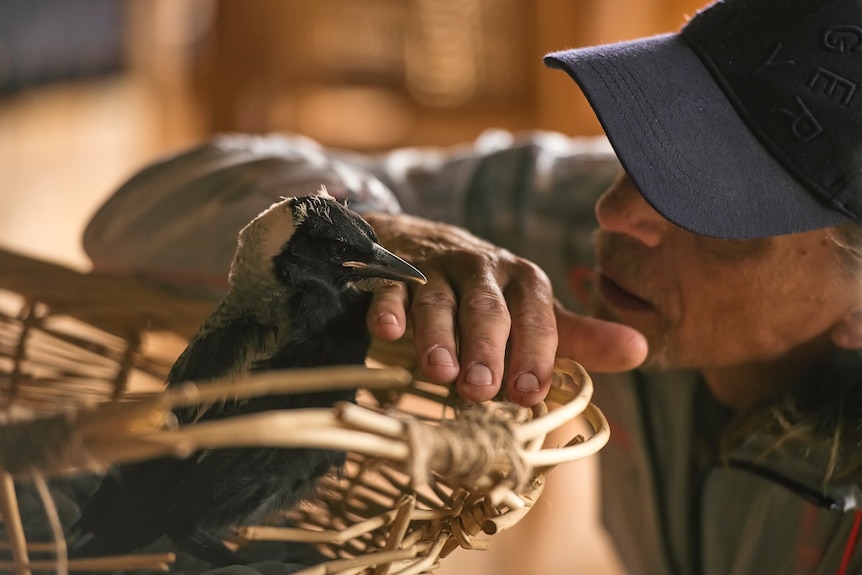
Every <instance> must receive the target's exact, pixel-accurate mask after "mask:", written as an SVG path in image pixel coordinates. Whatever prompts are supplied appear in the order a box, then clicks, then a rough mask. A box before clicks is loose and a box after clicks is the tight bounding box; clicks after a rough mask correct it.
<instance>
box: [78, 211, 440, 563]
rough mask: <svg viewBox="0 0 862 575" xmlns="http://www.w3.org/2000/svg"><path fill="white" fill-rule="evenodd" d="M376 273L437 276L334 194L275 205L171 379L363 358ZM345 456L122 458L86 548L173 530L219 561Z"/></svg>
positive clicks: (332, 396) (249, 230) (148, 539)
mask: <svg viewBox="0 0 862 575" xmlns="http://www.w3.org/2000/svg"><path fill="white" fill-rule="evenodd" d="M279 218H281V219H279ZM279 234H280V235H279ZM281 236H283V237H281ZM268 250H270V251H272V252H273V253H267V251H268ZM381 253H383V254H384V255H383V256H382V257H381ZM345 262H347V263H345ZM357 262H358V263H357ZM393 266H394V267H393ZM369 277H387V278H390V279H404V280H409V281H424V278H423V277H422V275H421V274H420V273H419V272H418V271H416V270H415V269H413V268H412V267H411V266H409V264H406V262H403V261H401V260H399V259H398V258H396V257H395V256H393V255H392V254H389V253H388V252H385V250H382V251H381V250H380V246H379V245H377V238H376V235H375V234H374V232H373V230H372V229H371V228H370V226H368V224H367V223H366V222H365V221H364V220H362V219H361V218H360V217H359V216H357V215H356V214H354V213H353V212H350V211H349V210H347V209H346V208H345V207H343V206H341V205H340V204H338V203H336V202H335V201H334V200H332V199H331V198H330V197H329V196H326V195H324V196H317V197H309V198H292V199H288V200H285V201H284V202H280V203H279V204H275V205H273V206H272V207H271V208H270V209H269V210H267V211H266V212H264V213H263V214H261V216H258V218H256V219H255V220H254V221H253V222H252V223H250V224H249V225H248V226H247V227H246V228H245V229H244V230H243V231H242V232H241V233H240V238H239V246H238V248H237V254H236V256H235V258H234V263H233V265H232V269H231V289H230V292H229V293H228V295H227V296H226V297H225V299H224V300H223V301H222V302H221V304H220V305H219V306H218V308H217V309H216V310H215V311H214V312H213V314H212V315H211V316H210V317H209V318H208V319H207V320H206V321H205V322H204V324H203V325H202V326H201V328H200V330H199V332H198V333H197V334H196V335H195V336H194V337H193V338H192V340H191V341H190V343H189V345H188V347H187V348H186V350H185V351H184V352H183V353H182V354H181V356H180V357H179V358H178V359H177V361H176V363H175V364H174V366H173V368H172V369H171V373H170V374H169V376H168V384H169V385H172V384H176V383H179V382H183V381H188V380H195V381H198V382H200V381H204V380H208V379H214V378H219V377H224V376H229V375H235V374H237V373H241V372H246V371H255V370H273V369H287V368H295V367H311V366H320V365H344V364H361V363H363V362H364V361H365V356H366V354H367V351H368V345H369V342H370V336H369V334H368V331H367V329H366V327H365V315H366V313H367V309H368V304H369V301H370V297H371V294H370V292H369V291H367V290H365V289H359V287H360V286H363V282H364V281H366V280H367V278H369ZM363 287H368V286H363ZM337 401H355V392H354V391H352V390H347V391H327V392H319V393H305V394H296V395H284V396H267V397H261V398H253V399H250V400H247V401H243V402H232V401H227V402H225V403H224V404H223V405H218V406H212V407H211V408H209V409H207V410H205V411H203V412H201V413H198V412H192V411H188V410H186V411H179V412H177V418H178V420H179V421H180V423H181V424H189V423H191V422H193V421H195V420H197V419H201V420H208V419H218V418H223V417H229V416H233V415H237V414H248V413H253V412H258V411H264V410H271V409H296V408H303V407H327V406H331V405H332V404H334V403H335V402H337ZM343 463H344V454H343V453H341V452H335V451H329V450H321V449H305V448H296V449H276V448H254V449H249V448H236V449H219V450H212V451H202V452H198V453H195V454H193V455H192V456H191V457H189V458H188V459H183V460H178V459H171V458H163V459H157V460H152V461H145V462H141V463H136V464H131V465H123V466H120V467H119V468H118V469H115V470H113V472H112V473H111V474H109V475H107V476H106V477H105V479H104V480H103V482H102V485H101V486H100V488H99V490H98V491H97V492H96V493H95V495H94V496H93V498H92V500H91V501H90V503H89V504H88V506H87V507H86V509H85V510H84V513H83V515H82V517H81V520H80V521H79V523H78V528H79V530H80V532H81V533H82V538H81V539H80V542H81V543H80V544H79V545H78V546H77V548H76V549H75V550H74V552H73V554H74V555H76V556H93V555H113V554H125V553H129V552H131V551H133V550H135V549H138V548H140V547H143V546H146V545H148V544H150V543H152V542H153V541H155V540H156V539H158V538H160V537H161V536H163V535H168V536H169V537H170V538H171V539H172V540H173V541H174V543H175V545H176V546H177V547H178V548H180V549H183V550H186V551H188V552H190V553H192V554H195V555H198V556H199V557H201V558H203V559H205V560H207V561H210V562H212V563H216V564H224V563H229V562H233V561H239V558H238V557H236V556H235V555H233V553H232V552H231V551H229V550H228V549H227V548H226V547H224V546H223V545H222V544H221V543H220V541H219V539H218V538H220V537H223V536H224V535H225V534H226V533H227V532H228V531H229V529H230V528H232V527H235V526H239V525H243V524H259V523H262V522H265V521H266V520H267V519H268V518H269V517H271V516H272V515H273V514H274V513H276V512H278V511H280V510H284V509H288V508H290V507H292V506H294V505H295V504H296V503H297V502H298V501H299V500H300V499H302V498H303V497H306V496H308V495H309V493H310V491H311V490H312V489H313V487H314V486H315V484H316V481H317V479H318V478H320V477H321V476H322V475H324V474H325V473H327V472H328V471H330V470H331V469H333V468H334V467H338V466H341V465H343ZM73 547H74V546H73Z"/></svg>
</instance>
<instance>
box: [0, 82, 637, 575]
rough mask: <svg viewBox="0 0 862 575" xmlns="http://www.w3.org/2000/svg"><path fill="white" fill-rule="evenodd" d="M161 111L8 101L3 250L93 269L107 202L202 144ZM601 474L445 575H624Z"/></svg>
mask: <svg viewBox="0 0 862 575" xmlns="http://www.w3.org/2000/svg"><path fill="white" fill-rule="evenodd" d="M159 106H160V99H159V97H158V94H155V93H153V92H151V91H149V90H147V89H146V87H144V86H142V85H140V83H138V82H136V81H135V80H133V79H129V78H119V79H114V80H108V81H102V82H98V83H90V84H85V85H80V86H72V87H63V88H53V89H45V90H40V91H36V92H32V93H29V94H26V95H20V96H16V97H14V98H11V99H7V100H0V206H2V210H0V244H2V245H3V246H4V247H8V248H12V249H16V250H18V251H22V252H24V253H26V254H29V255H32V256H34V257H38V258H41V259H46V260H49V261H54V262H60V263H66V264H70V265H72V266H74V267H77V268H80V269H83V270H86V269H87V268H88V261H87V259H86V257H85V255H84V253H83V251H82V249H81V245H80V237H81V232H82V230H83V229H84V226H85V225H86V222H87V220H88V218H89V217H90V215H91V214H92V213H93V212H94V211H95V210H96V208H97V207H98V206H99V205H100V204H101V202H102V201H104V200H105V199H106V198H107V197H108V196H109V195H110V194H111V192H112V190H113V189H114V188H115V187H116V186H118V185H119V184H120V183H122V182H123V181H124V180H125V179H126V178H128V177H129V176H130V175H131V174H132V173H134V171H136V170H137V169H138V168H140V167H141V166H142V165H143V164H144V163H146V162H148V161H150V160H152V159H154V158H156V157H157V156H159V155H161V154H164V153H167V152H170V151H173V150H175V149H178V148H180V147H182V146H184V145H187V144H189V143H192V142H194V141H196V140H199V139H200V135H199V134H196V133H194V129H192V128H191V126H192V125H193V124H194V123H193V122H189V123H188V125H186V126H184V125H182V124H180V125H176V124H173V125H171V126H169V129H168V130H166V129H165V126H164V122H162V121H161V118H160V116H159ZM175 117H176V116H175ZM0 273H2V270H0ZM595 472H596V467H595V461H594V460H585V461H581V462H578V463H575V464H569V465H566V466H564V467H561V468H558V469H556V470H554V471H553V472H552V474H551V475H550V476H549V480H548V486H547V488H546V491H545V493H544V495H543V497H542V498H541V499H540V501H539V503H538V504H537V506H536V507H535V508H534V509H533V511H531V513H530V514H529V515H527V517H526V518H525V519H524V520H523V521H522V522H521V523H519V524H518V525H517V526H516V527H514V528H513V529H511V530H509V531H506V532H504V533H502V534H499V535H497V536H495V537H494V538H493V540H492V547H491V550H490V551H486V552H479V551H463V550H461V551H457V552H455V553H454V554H453V555H451V556H450V557H449V558H447V559H446V560H445V561H444V563H443V566H442V567H441V568H440V569H439V571H438V573H439V575H456V574H459V575H460V574H471V575H525V574H532V573H538V574H547V575H563V574H586V575H617V574H619V573H621V572H622V570H621V569H620V567H619V563H618V561H617V560H616V557H615V556H614V554H613V552H612V550H611V547H610V546H609V544H608V540H607V538H606V537H605V536H604V535H603V533H602V532H601V530H600V528H599V527H598V523H597V519H596V516H597V507H596V503H595V500H596V493H597V487H598V483H597V480H596V475H595Z"/></svg>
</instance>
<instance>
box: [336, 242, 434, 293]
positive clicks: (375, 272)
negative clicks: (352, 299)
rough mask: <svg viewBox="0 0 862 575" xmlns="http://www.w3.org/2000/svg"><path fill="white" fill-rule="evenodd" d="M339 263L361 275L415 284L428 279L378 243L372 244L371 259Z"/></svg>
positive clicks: (422, 282)
mask: <svg viewBox="0 0 862 575" xmlns="http://www.w3.org/2000/svg"><path fill="white" fill-rule="evenodd" d="M341 265H342V266H344V267H346V268H352V269H353V273H355V274H356V275H358V276H363V277H370V278H384V279H389V280H396V281H402V282H412V283H417V284H424V283H426V282H427V281H428V280H427V279H426V278H425V276H424V275H423V274H422V272H420V271H419V270H417V269H416V268H415V267H413V266H412V265H410V264H408V263H407V262H405V261H404V260H402V259H401V258H399V257H398V256H396V255H395V254H393V253H392V252H390V251H389V250H387V249H386V248H384V247H383V246H381V245H380V244H374V247H373V248H372V255H371V261H368V262H360V261H348V262H344V263H343V264H341Z"/></svg>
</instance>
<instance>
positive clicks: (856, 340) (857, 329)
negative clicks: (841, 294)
mask: <svg viewBox="0 0 862 575" xmlns="http://www.w3.org/2000/svg"><path fill="white" fill-rule="evenodd" d="M829 335H830V336H831V337H832V343H834V344H835V345H836V346H838V347H840V348H843V349H860V348H862V309H855V310H852V311H851V312H849V313H847V314H846V315H844V316H843V317H841V318H840V319H839V320H838V322H837V323H836V324H835V325H834V326H832V330H831V331H830V332H829Z"/></svg>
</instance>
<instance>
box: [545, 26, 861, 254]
mask: <svg viewBox="0 0 862 575" xmlns="http://www.w3.org/2000/svg"><path fill="white" fill-rule="evenodd" d="M545 64H547V65H548V66H549V67H552V68H559V69H562V70H565V71H566V72H567V73H568V74H569V75H570V76H571V77H572V78H573V79H574V80H575V82H577V83H578V85H579V86H580V87H581V90H583V92H584V94H585V95H586V97H587V100H589V102H590V105H591V106H592V107H593V109H594V111H595V112H596V115H597V116H598V118H599V121H600V122H601V124H602V127H603V128H604V130H605V133H606V135H607V136H608V139H609V140H610V142H611V145H612V146H613V147H614V150H615V151H616V153H617V155H618V156H619V159H620V162H621V163H622V165H623V167H624V168H625V170H626V172H627V173H628V174H629V176H630V177H631V178H632V180H633V181H634V183H635V184H636V185H637V187H638V189H639V190H640V192H641V193H642V194H643V196H644V197H645V198H646V200H647V201H648V202H649V203H650V204H651V205H652V206H653V207H654V208H655V209H656V211H658V212H659V213H660V214H662V215H663V216H664V217H665V218H667V219H668V220H670V221H672V222H673V223H675V224H676V225H678V226H680V227H682V228H685V229H687V230H690V231H692V232H695V233H698V234H702V235H707V236H713V237H721V238H735V239H747V238H759V237H768V236H776V235H782V234H788V233H795V232H802V231H807V230H812V229H817V228H824V227H828V226H831V225H835V224H837V223H841V222H846V221H849V220H850V218H849V217H847V216H846V215H844V214H842V213H840V212H838V211H836V210H833V209H831V208H829V207H828V206H827V205H826V204H825V203H823V202H821V201H819V200H818V199H817V198H815V197H814V196H813V195H812V194H811V193H810V192H808V191H807V190H806V189H805V187H803V186H802V184H801V183H799V182H798V181H797V180H796V179H795V178H794V177H793V176H791V175H790V174H789V173H788V172H787V171H785V170H784V169H783V168H782V167H781V165H780V164H779V163H778V161H777V160H775V159H774V158H773V157H772V156H771V155H770V154H769V153H768V152H767V151H766V150H765V149H764V148H763V147H762V146H761V145H760V143H759V142H758V141H757V139H756V138H755V137H754V136H753V135H752V134H751V133H750V132H749V131H748V129H747V128H746V126H745V123H744V122H743V120H742V119H741V118H740V116H739V115H738V114H737V113H736V112H735V110H734V108H733V105H732V104H731V103H730V102H729V101H728V99H727V98H726V97H725V95H724V93H723V92H722V91H721V89H720V88H719V86H718V85H717V84H716V82H715V81H714V80H713V78H712V76H711V75H710V73H709V71H708V70H707V69H706V68H705V67H704V66H703V64H702V63H701V62H700V60H699V59H698V57H697V55H695V53H694V52H693V51H692V50H691V49H690V48H689V47H688V46H687V45H686V44H685V41H684V40H683V39H682V38H680V36H679V35H678V34H665V35H661V36H655V37H652V38H646V39H643V40H635V41H631V42H623V43H619V44H608V45H603V46H595V47H590V48H581V49H575V50H567V51H563V52H557V53H553V54H549V55H547V56H545Z"/></svg>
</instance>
